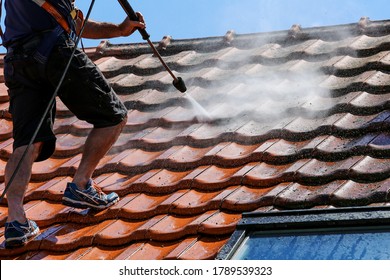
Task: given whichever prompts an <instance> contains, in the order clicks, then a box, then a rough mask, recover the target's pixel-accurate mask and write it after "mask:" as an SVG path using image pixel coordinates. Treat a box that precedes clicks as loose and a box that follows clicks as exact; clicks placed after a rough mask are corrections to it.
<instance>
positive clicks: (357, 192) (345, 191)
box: [331, 179, 390, 207]
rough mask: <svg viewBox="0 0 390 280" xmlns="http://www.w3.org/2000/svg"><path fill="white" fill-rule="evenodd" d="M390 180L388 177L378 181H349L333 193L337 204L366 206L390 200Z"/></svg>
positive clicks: (333, 199)
mask: <svg viewBox="0 0 390 280" xmlns="http://www.w3.org/2000/svg"><path fill="white" fill-rule="evenodd" d="M389 193H390V181H389V180H388V179H386V180H385V181H382V182H376V183H357V182H353V181H348V182H346V183H345V184H343V185H342V186H341V187H340V188H339V189H338V190H337V191H335V192H334V193H333V195H332V201H331V202H332V204H333V205H335V206H342V207H344V206H348V207H351V206H365V205H371V204H374V203H378V202H384V201H388V199H389Z"/></svg>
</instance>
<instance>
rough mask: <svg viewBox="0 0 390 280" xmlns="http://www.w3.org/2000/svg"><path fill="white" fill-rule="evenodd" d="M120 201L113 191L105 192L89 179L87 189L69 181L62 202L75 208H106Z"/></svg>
mask: <svg viewBox="0 0 390 280" xmlns="http://www.w3.org/2000/svg"><path fill="white" fill-rule="evenodd" d="M118 201H119V196H118V195H117V194H116V193H114V192H112V193H110V194H105V193H104V192H103V191H102V190H101V189H100V187H99V186H97V185H96V184H95V183H94V182H93V181H92V180H89V182H88V184H87V189H86V190H80V189H79V188H78V187H77V185H76V184H74V183H68V184H67V186H66V189H65V193H64V196H63V198H62V204H64V205H66V206H71V207H75V208H93V209H97V210H103V209H106V208H108V207H110V206H112V205H114V204H115V203H117V202H118Z"/></svg>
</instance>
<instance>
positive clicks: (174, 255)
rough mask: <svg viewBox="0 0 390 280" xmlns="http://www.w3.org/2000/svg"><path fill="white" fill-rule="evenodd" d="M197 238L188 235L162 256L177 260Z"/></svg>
mask: <svg viewBox="0 0 390 280" xmlns="http://www.w3.org/2000/svg"><path fill="white" fill-rule="evenodd" d="M197 241H198V239H197V238H196V237H188V238H186V239H184V240H182V241H181V242H180V244H179V245H178V246H177V247H176V248H175V249H173V250H172V251H171V252H170V253H169V254H168V255H166V256H165V257H164V259H165V260H178V259H180V256H181V255H182V254H184V253H185V252H186V251H187V250H188V249H189V248H191V247H192V246H193V245H194V244H195V243H196V242H197Z"/></svg>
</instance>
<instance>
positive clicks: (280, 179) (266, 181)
mask: <svg viewBox="0 0 390 280" xmlns="http://www.w3.org/2000/svg"><path fill="white" fill-rule="evenodd" d="M307 162H308V160H299V161H297V162H295V163H293V164H286V165H270V164H267V163H260V164H258V165H256V166H254V168H253V169H251V170H250V171H249V172H248V173H247V174H245V175H244V178H243V179H242V184H243V185H249V186H254V187H270V186H275V185H278V184H280V183H284V182H290V181H292V180H293V179H294V176H295V174H296V173H297V171H298V170H299V169H300V168H301V167H302V166H304V165H305V164H306V163H307Z"/></svg>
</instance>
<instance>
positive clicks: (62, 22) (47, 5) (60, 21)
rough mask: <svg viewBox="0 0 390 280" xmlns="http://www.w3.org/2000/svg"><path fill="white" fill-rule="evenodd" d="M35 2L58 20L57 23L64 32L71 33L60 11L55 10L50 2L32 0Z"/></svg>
mask: <svg viewBox="0 0 390 280" xmlns="http://www.w3.org/2000/svg"><path fill="white" fill-rule="evenodd" d="M32 1H33V2H34V3H35V4H37V5H38V6H40V7H41V8H43V9H44V10H45V11H46V12H48V13H49V14H50V15H52V17H53V18H54V19H55V20H56V21H57V22H58V24H59V25H61V27H62V28H63V29H64V30H65V31H66V33H68V34H70V33H71V28H70V26H69V23H68V21H67V20H66V19H64V17H63V16H62V14H61V13H59V12H58V11H57V9H56V8H55V7H54V6H53V5H52V4H50V3H49V2H47V1H45V0H32Z"/></svg>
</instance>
